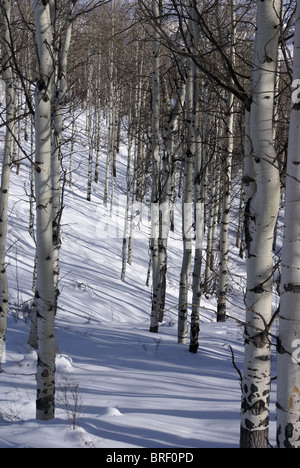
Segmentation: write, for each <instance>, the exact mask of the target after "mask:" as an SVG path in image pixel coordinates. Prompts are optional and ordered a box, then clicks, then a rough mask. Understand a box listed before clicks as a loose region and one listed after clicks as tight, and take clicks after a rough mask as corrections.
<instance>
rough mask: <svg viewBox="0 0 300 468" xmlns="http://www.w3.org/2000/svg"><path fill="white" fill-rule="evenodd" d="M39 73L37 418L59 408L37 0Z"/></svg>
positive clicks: (39, 21)
mask: <svg viewBox="0 0 300 468" xmlns="http://www.w3.org/2000/svg"><path fill="white" fill-rule="evenodd" d="M34 13H35V22H36V30H37V42H38V59H39V62H38V63H39V74H38V80H37V85H36V94H35V128H36V156H35V164H36V171H35V189H36V211H37V222H36V237H37V288H36V302H37V322H38V367H37V400H36V416H37V419H41V420H48V419H51V418H53V417H54V412H55V302H56V297H55V288H54V268H53V239H52V234H53V233H52V220H53V216H52V187H51V140H52V138H51V97H52V78H53V72H54V70H53V53H52V45H53V34H52V26H51V17H50V5H49V1H47V0H35V2H34Z"/></svg>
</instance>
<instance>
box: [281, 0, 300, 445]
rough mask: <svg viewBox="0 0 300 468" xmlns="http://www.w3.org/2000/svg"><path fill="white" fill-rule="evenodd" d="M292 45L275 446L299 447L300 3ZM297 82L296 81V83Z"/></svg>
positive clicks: (298, 3)
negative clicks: (292, 84) (290, 108)
mask: <svg viewBox="0 0 300 468" xmlns="http://www.w3.org/2000/svg"><path fill="white" fill-rule="evenodd" d="M294 40H295V45H294V80H295V81H294V85H295V87H297V88H298V91H296V92H295V94H293V98H294V99H293V103H292V110H291V120H290V134H289V149H288V163H287V177H286V198H285V222H284V237H283V252H282V276H281V284H282V291H281V303H280V325H279V339H278V359H277V360H278V387H277V389H278V390H277V392H278V394H277V444H278V447H279V448H300V418H299V415H300V367H299V366H300V351H299V349H300V339H299V338H300V255H299V240H300V205H299V200H300V182H299V181H300V102H299V101H300V99H299V84H300V2H299V1H298V2H297V20H296V31H295V39H294ZM296 80H297V81H296Z"/></svg>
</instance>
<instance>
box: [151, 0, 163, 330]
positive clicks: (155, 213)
mask: <svg viewBox="0 0 300 468" xmlns="http://www.w3.org/2000/svg"><path fill="white" fill-rule="evenodd" d="M160 8H161V0H153V2H152V10H153V15H154V17H155V18H156V19H158V18H159V16H160ZM159 55H160V46H159V38H158V33H157V32H156V31H155V32H154V39H153V72H152V95H153V98H152V198H151V204H152V206H151V227H152V233H151V253H152V282H153V293H152V294H153V297H152V311H151V323H150V331H151V332H153V333H157V332H158V327H159V317H160V268H159V205H160V175H159V128H160V118H159V116H160V70H159V66H160V58H159Z"/></svg>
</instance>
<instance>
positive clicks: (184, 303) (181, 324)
mask: <svg viewBox="0 0 300 468" xmlns="http://www.w3.org/2000/svg"><path fill="white" fill-rule="evenodd" d="M190 26H191V25H190ZM194 85H195V81H194V74H193V64H192V60H190V59H189V60H188V63H187V85H186V122H187V126H188V131H187V142H186V146H187V147H186V155H185V173H184V196H183V205H182V216H183V218H182V227H183V233H182V234H183V259H182V266H181V273H180V286H179V307H178V343H183V344H186V343H187V340H188V293H189V284H190V272H191V262H192V240H193V236H194V231H193V216H192V203H193V189H194V183H193V169H194V158H195V141H194V132H193V123H194V122H193V111H194Z"/></svg>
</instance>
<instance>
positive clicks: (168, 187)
mask: <svg viewBox="0 0 300 468" xmlns="http://www.w3.org/2000/svg"><path fill="white" fill-rule="evenodd" d="M185 92H186V83H185V81H184V80H182V82H181V83H180V87H179V90H178V98H177V100H176V104H175V106H174V107H173V109H172V111H171V112H170V117H169V119H168V124H167V125H166V133H165V135H164V140H165V151H164V157H163V167H162V184H161V185H162V190H161V192H162V193H161V213H160V234H159V237H160V238H159V263H160V266H159V268H160V278H161V279H160V293H159V295H160V301H161V303H160V320H159V321H160V322H162V321H163V312H164V308H165V297H166V284H167V269H168V252H167V249H168V238H169V232H170V227H171V197H172V193H173V186H172V183H173V172H174V163H173V158H174V137H175V135H176V133H177V131H178V120H179V117H180V115H181V114H182V110H183V108H184V99H185Z"/></svg>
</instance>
